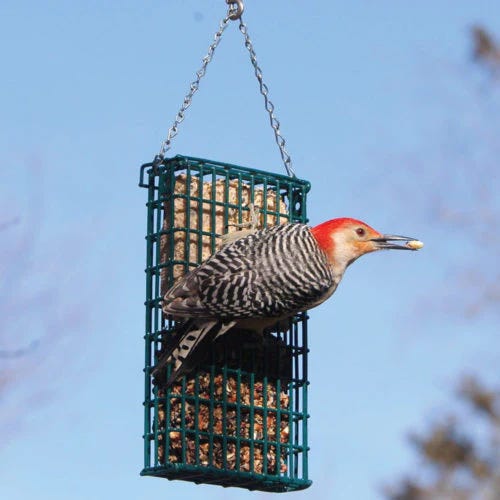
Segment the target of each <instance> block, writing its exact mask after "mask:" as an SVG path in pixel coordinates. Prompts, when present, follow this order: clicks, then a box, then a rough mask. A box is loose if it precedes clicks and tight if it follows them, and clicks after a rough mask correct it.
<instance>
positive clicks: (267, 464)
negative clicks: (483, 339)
mask: <svg viewBox="0 0 500 500" xmlns="http://www.w3.org/2000/svg"><path fill="white" fill-rule="evenodd" d="M226 3H227V4H228V5H229V12H228V14H227V15H226V17H224V19H223V20H222V21H221V24H220V27H219V30H218V31H217V33H216V35H215V37H214V41H213V42H212V44H211V45H210V46H209V49H208V53H207V55H206V56H205V57H204V58H203V65H202V67H201V69H200V70H199V71H198V72H197V73H196V76H197V78H196V79H195V80H194V81H193V82H192V83H191V85H190V91H189V93H188V94H187V95H186V97H185V98H184V102H183V105H182V106H181V109H180V110H179V112H178V113H177V116H176V118H175V121H174V123H173V125H172V127H171V128H170V130H169V132H168V137H167V139H166V140H165V141H164V142H163V144H162V147H161V150H160V153H159V154H158V155H157V156H156V157H155V159H154V161H153V162H151V163H146V164H144V165H143V166H142V167H141V176H140V184H139V185H140V186H141V187H144V188H146V189H147V190H148V202H147V235H146V241H147V265H146V302H145V304H146V332H145V337H144V338H145V341H146V342H145V343H146V349H145V368H144V372H145V398H144V412H145V422H144V469H143V470H142V472H141V474H142V475H144V476H157V477H163V478H167V479H182V480H186V481H192V482H195V483H208V484H217V485H221V486H237V487H242V488H247V489H249V490H261V491H270V492H285V491H294V490H300V489H304V488H307V487H308V486H310V484H311V481H310V480H309V478H308V467H307V465H308V462H307V454H308V445H307V421H308V414H307V387H308V381H307V352H308V348H307V315H306V313H301V314H297V315H295V316H294V317H292V318H290V319H289V320H288V321H287V322H286V324H283V322H282V323H281V324H279V325H278V324H277V325H275V326H274V327H271V328H269V329H268V330H266V331H265V332H264V334H263V335H259V336H256V335H254V334H251V333H249V332H247V331H240V330H237V329H234V328H233V329H232V330H230V331H229V332H227V333H226V334H225V335H222V336H221V337H220V338H218V339H217V340H216V341H215V342H212V344H211V345H210V347H208V348H207V352H206V353H204V356H205V357H204V359H200V360H199V363H197V364H196V368H195V369H194V370H193V371H192V372H190V373H188V374H186V375H184V376H183V377H182V378H180V379H178V380H177V381H175V383H174V384H173V385H170V386H167V384H166V383H165V380H163V378H162V377H154V376H153V371H154V369H155V366H156V365H157V363H158V362H159V360H160V359H161V358H162V354H163V351H164V350H165V349H166V348H167V345H169V343H171V342H169V341H172V339H173V338H175V332H176V326H178V325H176V322H175V321H174V319H173V318H171V317H168V316H167V315H165V314H164V313H163V311H162V300H163V296H164V295H165V292H166V291H167V290H168V289H169V288H170V287H171V286H173V285H174V284H175V282H176V280H177V279H178V278H180V277H181V276H183V275H184V274H185V273H188V272H189V271H190V270H191V269H193V268H194V267H196V266H198V265H199V264H201V263H202V262H203V261H204V260H205V259H206V258H208V257H209V256H210V255H212V254H213V253H214V252H215V251H217V249H218V248H220V246H221V245H224V244H226V243H227V241H228V238H231V237H233V238H234V237H235V234H232V236H231V235H230V236H229V237H228V236H227V234H228V233H234V232H236V231H241V230H243V231H244V230H245V227H247V226H252V229H261V228H265V227H269V226H273V225H276V224H285V223H289V222H302V223H305V222H307V215H306V201H307V193H308V191H309V189H310V184H309V183H308V182H307V181H304V180H300V179H298V178H297V177H296V176H295V174H294V173H293V170H292V169H291V160H290V157H289V155H288V153H287V152H286V150H285V147H284V146H285V141H284V139H283V137H282V136H281V133H280V130H279V126H280V125H279V122H278V120H277V119H276V118H275V116H274V106H273V104H272V102H271V101H270V100H269V97H268V88H267V86H266V85H265V84H264V83H263V79H262V72H261V70H260V68H259V66H258V64H257V59H256V55H255V51H254V49H253V45H252V42H251V40H250V37H249V35H248V30H247V27H246V25H245V24H244V23H243V21H242V19H241V13H242V12H243V2H242V1H241V0H236V1H232V0H226ZM234 20H239V30H240V32H241V33H242V34H243V36H244V38H245V47H246V48H247V49H248V51H249V53H250V60H251V63H252V65H253V67H254V72H255V76H256V77H257V80H258V82H259V86H260V92H261V94H262V95H263V97H264V101H265V108H266V111H267V112H268V114H269V118H270V124H271V127H272V128H273V130H274V135H275V139H276V142H277V144H278V146H279V149H280V153H281V157H282V159H283V162H284V166H285V169H286V171H287V174H288V175H279V174H273V173H269V172H263V171H260V170H255V169H252V168H245V167H240V166H236V165H230V164H227V163H220V162H215V161H209V160H203V159H199V158H192V157H188V156H175V157H172V158H165V153H166V152H167V151H168V149H169V148H170V143H171V140H172V139H173V137H175V135H176V134H177V128H178V126H179V125H180V123H181V122H182V121H183V119H184V114H185V112H186V110H187V108H188V107H189V106H190V105H191V100H192V98H193V95H194V93H195V92H196V91H197V90H198V86H199V83H200V79H201V78H202V77H203V76H204V74H205V71H206V68H207V65H208V63H209V62H210V61H211V59H212V56H213V53H214V50H215V49H216V47H217V45H218V43H219V41H220V39H221V36H222V33H223V31H224V30H225V29H226V27H227V25H228V24H229V23H230V22H231V21H234ZM236 236H239V235H237V234H236ZM169 375H170V367H168V368H167V373H166V374H165V376H166V377H168V376H169Z"/></svg>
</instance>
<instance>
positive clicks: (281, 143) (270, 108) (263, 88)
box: [239, 17, 296, 177]
mask: <svg viewBox="0 0 500 500" xmlns="http://www.w3.org/2000/svg"><path fill="white" fill-rule="evenodd" d="M239 29H240V31H241V33H242V34H243V36H244V37H245V47H246V48H247V49H248V52H249V53H250V60H251V62H252V66H253V67H254V70H255V76H256V77H257V81H258V82H259V87H260V93H261V94H262V95H263V97H264V106H265V108H266V111H267V112H268V113H269V122H270V124H271V127H272V129H273V130H274V137H275V138H276V144H277V145H278V147H279V149H280V154H281V159H282V160H283V164H284V165H285V170H286V172H287V174H288V175H289V177H296V175H295V172H294V170H293V168H292V159H291V158H290V155H289V154H288V152H287V150H286V149H285V144H286V141H285V139H284V138H283V136H282V135H281V132H280V122H279V121H278V120H277V118H276V117H275V116H274V104H273V103H272V102H271V101H270V99H269V89H268V87H267V85H266V84H265V83H264V81H263V76H262V70H261V69H260V67H259V65H258V63H257V55H256V54H255V50H254V48H253V44H252V40H250V36H249V34H248V29H247V27H246V24H245V23H244V22H243V19H242V18H241V17H240V26H239Z"/></svg>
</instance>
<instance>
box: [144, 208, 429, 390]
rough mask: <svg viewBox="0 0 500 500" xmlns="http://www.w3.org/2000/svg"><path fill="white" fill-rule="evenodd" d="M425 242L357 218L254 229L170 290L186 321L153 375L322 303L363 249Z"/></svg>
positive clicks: (169, 301) (178, 315)
mask: <svg viewBox="0 0 500 500" xmlns="http://www.w3.org/2000/svg"><path fill="white" fill-rule="evenodd" d="M398 241H399V242H405V243H404V244H398V243H396V242H398ZM422 246H423V244H422V243H421V242H419V241H418V240H415V239H413V238H408V237H405V236H393V235H384V234H381V233H379V232H378V231H375V230H374V229H373V228H371V227H370V226H368V225H367V224H365V223H364V222H361V221H359V220H356V219H350V218H340V219H333V220H330V221H327V222H324V223H323V224H320V225H318V226H315V227H313V228H310V227H309V226H307V225H305V224H284V225H278V226H274V227H270V228H267V229H263V230H260V231H256V232H253V233H252V234H247V235H246V236H244V237H242V238H240V239H237V240H236V241H233V242H231V243H229V244H227V245H225V246H224V247H222V248H221V249H220V250H219V251H218V252H216V253H215V254H214V255H212V256H211V257H209V258H208V259H207V260H206V261H205V262H203V263H202V264H201V265H200V266H199V267H197V268H195V269H194V270H193V271H192V272H190V273H189V274H187V275H186V276H184V277H183V278H182V279H181V280H180V281H179V282H178V283H176V284H175V285H174V286H173V287H172V288H171V289H170V290H168V292H167V293H166V295H165V297H164V302H163V311H164V312H165V313H166V314H168V315H170V316H171V317H173V318H174V319H176V320H180V321H184V323H183V324H182V326H181V328H180V329H179V330H178V332H177V334H176V335H175V337H174V339H173V341H172V342H171V345H170V347H168V348H167V349H166V351H165V353H164V354H163V357H162V359H161V360H160V361H159V363H158V364H157V366H156V367H155V369H154V371H153V374H155V375H157V374H158V373H159V371H160V370H162V369H163V368H164V366H165V365H166V364H167V363H172V364H173V366H172V371H171V375H170V377H169V379H168V380H167V382H166V386H167V387H168V386H169V385H171V384H172V383H173V382H174V381H175V380H176V379H177V378H178V377H179V376H180V375H182V374H183V373H186V371H188V370H189V369H191V368H192V366H190V363H189V357H190V356H191V355H192V354H193V352H195V351H196V350H197V348H198V347H199V346H200V344H201V343H202V341H207V340H209V339H210V340H215V339H216V338H217V337H219V336H221V335H222V334H224V333H226V332H228V331H229V330H230V329H231V328H235V327H236V328H239V329H248V330H260V331H262V330H264V329H265V328H267V327H269V326H271V325H273V324H276V323H278V322H279V321H281V320H283V319H285V318H289V317H290V316H293V315H294V314H296V313H298V312H300V311H306V310H308V309H311V308H313V307H316V306H318V305H319V304H321V303H322V302H324V301H325V300H326V299H327V298H328V297H330V296H331V295H332V293H333V292H334V291H335V289H336V288H337V286H338V284H339V282H340V280H341V279H342V276H343V274H344V271H345V270H346V268H347V267H348V266H349V265H350V264H352V263H353V262H354V261H355V260H356V259H357V258H358V257H361V255H364V254H366V253H370V252H374V251H376V250H383V249H404V250H417V249H419V248H421V247H422Z"/></svg>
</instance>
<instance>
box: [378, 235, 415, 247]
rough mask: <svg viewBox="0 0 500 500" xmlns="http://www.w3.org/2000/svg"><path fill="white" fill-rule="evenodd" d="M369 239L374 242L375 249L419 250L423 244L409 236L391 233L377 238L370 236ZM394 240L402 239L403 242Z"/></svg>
mask: <svg viewBox="0 0 500 500" xmlns="http://www.w3.org/2000/svg"><path fill="white" fill-rule="evenodd" d="M371 241H373V242H374V243H375V247H376V249H377V250H390V249H394V250H419V249H420V248H422V247H423V246H424V244H423V243H422V242H420V241H419V240H417V239H415V238H410V237H409V236H396V235H393V234H383V235H382V236H380V237H378V238H372V239H371ZM395 241H404V242H405V244H404V245H401V244H398V243H394V242H395Z"/></svg>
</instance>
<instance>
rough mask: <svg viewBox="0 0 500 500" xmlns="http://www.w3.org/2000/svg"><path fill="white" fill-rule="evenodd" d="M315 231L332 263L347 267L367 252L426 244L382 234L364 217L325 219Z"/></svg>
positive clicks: (313, 232)
mask: <svg viewBox="0 0 500 500" xmlns="http://www.w3.org/2000/svg"><path fill="white" fill-rule="evenodd" d="M311 231H312V234H313V235H314V237H315V238H316V240H317V242H318V244H319V246H320V248H321V249H322V250H323V251H324V252H325V253H326V255H327V257H328V259H329V261H330V263H331V264H332V265H333V266H335V267H340V268H343V269H345V268H346V267H347V266H348V265H349V264H351V263H352V262H354V261H355V260H356V259H357V258H358V257H361V256H362V255H364V254H365V253H370V252H375V251H377V250H389V249H395V250H418V249H419V248H422V246H423V243H421V242H420V241H418V240H416V239H415V238H409V237H407V236H395V235H388V234H382V233H379V232H378V231H376V230H375V229H373V228H372V227H370V226H369V225H368V224H365V223H364V222H361V221H360V220H356V219H351V218H347V217H343V218H340V219H332V220H329V221H327V222H323V223H322V224H319V225H318V226H315V227H313V228H312V230H311ZM401 243H403V244H401Z"/></svg>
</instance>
